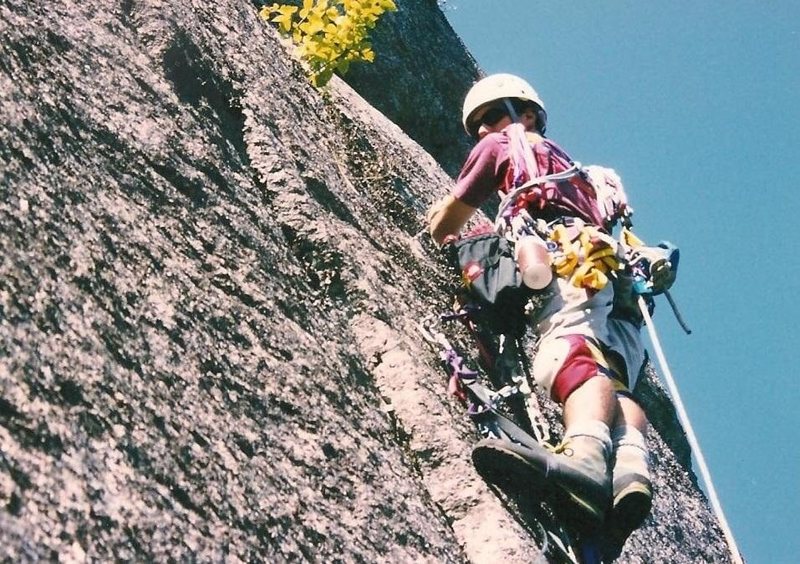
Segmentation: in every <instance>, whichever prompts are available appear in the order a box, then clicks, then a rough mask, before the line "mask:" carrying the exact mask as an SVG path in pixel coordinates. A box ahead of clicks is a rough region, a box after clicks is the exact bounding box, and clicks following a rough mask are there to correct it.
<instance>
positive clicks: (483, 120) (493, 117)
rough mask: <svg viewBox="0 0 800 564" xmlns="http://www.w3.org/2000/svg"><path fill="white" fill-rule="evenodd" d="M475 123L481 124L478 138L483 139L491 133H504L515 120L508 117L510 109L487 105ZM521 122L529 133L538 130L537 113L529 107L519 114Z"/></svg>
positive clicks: (477, 116) (478, 114) (499, 105)
mask: <svg viewBox="0 0 800 564" xmlns="http://www.w3.org/2000/svg"><path fill="white" fill-rule="evenodd" d="M475 122H476V123H479V124H480V125H479V126H478V131H477V137H478V139H483V138H484V137H485V136H486V135H488V134H489V133H494V132H498V131H502V130H503V129H504V128H505V127H507V126H509V125H511V124H512V123H513V120H512V119H511V116H510V115H508V109H507V108H506V107H505V105H503V104H502V103H500V104H495V105H491V104H489V105H487V106H486V109H481V110H479V111H478V113H477V114H476V117H475ZM519 122H520V123H521V124H522V125H524V126H525V129H526V130H528V131H533V130H535V129H536V111H535V110H534V109H533V108H532V107H530V106H528V107H526V108H523V109H522V110H521V111H520V113H519Z"/></svg>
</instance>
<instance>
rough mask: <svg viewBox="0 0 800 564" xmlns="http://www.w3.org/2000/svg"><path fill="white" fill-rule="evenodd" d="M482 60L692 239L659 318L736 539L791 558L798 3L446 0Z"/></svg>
mask: <svg viewBox="0 0 800 564" xmlns="http://www.w3.org/2000/svg"><path fill="white" fill-rule="evenodd" d="M444 11H445V14H446V15H447V17H448V19H449V20H450V22H451V24H452V25H453V27H454V29H455V30H456V32H457V33H458V34H459V36H460V37H461V38H462V40H463V41H464V43H465V44H466V46H467V48H468V49H469V50H470V52H471V53H472V54H473V55H474V56H475V58H476V59H477V61H478V63H479V65H480V66H481V67H482V68H483V69H484V70H485V71H486V72H487V73H494V72H511V73H514V74H518V75H520V76H523V77H525V78H526V79H527V80H528V81H529V82H531V83H532V84H533V86H534V87H535V88H536V89H537V91H538V92H539V94H540V96H541V97H542V98H543V100H544V102H545V104H546V106H547V110H548V116H549V119H548V135H549V136H550V137H551V138H552V139H554V140H556V141H557V142H559V143H560V144H561V145H562V146H563V147H564V148H565V149H566V150H567V151H568V152H570V153H571V154H572V156H573V157H574V158H575V159H577V160H579V161H581V162H583V163H584V164H590V163H596V164H604V165H607V166H611V167H613V168H615V169H616V170H617V171H618V172H619V173H620V175H621V176H622V179H623V181H624V183H625V187H626V190H627V192H628V197H629V199H630V200H631V203H632V205H633V207H634V209H635V214H634V218H633V219H634V226H635V228H634V231H635V232H636V233H637V234H638V235H639V236H640V237H642V238H644V239H645V240H646V241H648V242H652V243H655V242H657V241H659V240H661V239H668V240H670V241H672V242H674V243H676V244H677V245H678V246H679V247H680V248H681V264H680V271H679V274H678V281H677V282H676V284H675V286H674V288H673V297H674V298H675V299H676V301H677V302H678V305H679V307H680V308H681V311H682V313H683V315H684V317H685V318H686V320H687V322H688V323H689V325H690V326H691V328H692V329H693V333H692V335H690V336H687V335H685V334H684V333H683V332H682V331H681V329H680V327H679V326H678V324H677V322H676V321H675V319H674V317H673V316H672V314H671V312H670V310H669V306H668V304H667V303H666V301H665V300H663V298H662V299H660V300H659V306H658V309H657V312H656V317H655V323H656V326H657V328H658V331H659V334H660V337H661V341H662V345H663V347H664V350H665V353H666V356H667V359H668V360H669V363H670V366H671V368H672V373H673V375H674V377H675V379H676V381H677V384H678V388H679V390H680V393H681V396H682V397H683V400H684V403H685V405H686V409H687V411H688V413H689V417H690V419H691V421H692V424H693V426H694V429H695V431H696V433H697V436H698V439H699V442H700V445H701V447H702V449H703V452H704V454H705V457H706V461H707V463H708V465H709V467H710V469H711V474H712V477H713V479H714V484H715V486H716V489H717V492H718V494H719V497H720V500H721V502H722V506H723V508H724V510H725V513H726V516H727V518H728V521H729V523H730V525H731V528H732V529H733V532H734V535H735V537H736V540H737V543H738V544H739V548H740V549H741V551H742V553H743V554H744V556H745V558H746V559H747V560H748V562H750V563H761V562H764V563H776V562H797V561H798V556H797V555H798V554H800V535H798V530H800V529H798V525H797V520H798V516H799V515H800V448H799V447H798V444H797V443H798V441H800V432H798V428H799V426H800V409H798V407H797V406H798V404H800V391H799V390H800V383H799V382H798V379H799V378H800V374H798V370H797V369H796V365H795V359H796V355H797V354H798V353H797V351H798V350H799V349H800V347H798V345H799V344H800V343H799V341H800V339H799V338H798V331H800V315H799V314H800V306H798V303H797V299H796V296H795V294H796V293H797V290H798V288H800V283H799V280H800V259H799V258H798V254H800V251H798V247H799V246H800V245H798V242H799V241H800V236H799V235H800V228H798V225H797V220H798V216H799V215H800V164H798V160H800V110H799V109H798V108H799V107H800V2H797V1H796V0H782V1H769V0H762V1H760V2H757V1H755V0H753V1H744V0H730V1H728V2H724V3H723V2H714V3H710V2H709V3H702V2H688V1H684V0H674V1H672V2H659V3H655V2H637V1H634V0H619V1H616V0H615V1H610V0H609V1H605V2H601V1H597V0H595V1H593V2H590V1H585V0H574V1H572V2H535V1H532V0H527V1H526V0H493V1H492V2H476V1H474V0H447V2H446V3H445V5H444Z"/></svg>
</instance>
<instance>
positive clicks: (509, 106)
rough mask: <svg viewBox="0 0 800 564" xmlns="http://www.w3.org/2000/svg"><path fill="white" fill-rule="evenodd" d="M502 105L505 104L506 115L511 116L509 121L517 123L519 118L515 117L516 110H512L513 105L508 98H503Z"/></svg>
mask: <svg viewBox="0 0 800 564" xmlns="http://www.w3.org/2000/svg"><path fill="white" fill-rule="evenodd" d="M503 104H505V106H506V109H507V110H508V115H509V116H511V121H513V122H514V123H519V116H518V115H517V112H516V110H514V104H512V103H511V100H509V99H508V98H503Z"/></svg>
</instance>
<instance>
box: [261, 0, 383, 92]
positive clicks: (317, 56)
mask: <svg viewBox="0 0 800 564" xmlns="http://www.w3.org/2000/svg"><path fill="white" fill-rule="evenodd" d="M396 10H397V7H396V6H395V3H394V1H393V0H303V6H302V8H301V7H298V6H291V5H286V4H273V5H272V6H264V8H262V9H261V12H260V13H261V17H262V18H264V19H265V20H267V21H271V22H274V23H276V24H278V28H279V29H280V31H281V33H283V34H284V35H287V36H291V38H292V41H294V44H295V46H296V48H297V54H298V55H299V56H300V57H301V58H302V59H303V60H304V61H306V63H308V66H309V68H310V70H311V82H312V83H313V84H314V85H315V86H324V85H325V84H326V83H327V82H328V81H329V80H330V79H331V77H332V76H333V73H334V72H338V73H340V74H344V73H346V72H347V70H348V69H349V68H350V63H353V62H370V63H371V62H372V61H373V60H375V52H374V51H373V50H372V45H371V44H370V42H369V32H370V30H371V29H372V28H374V27H375V24H376V23H377V22H378V19H379V18H380V17H381V16H382V15H383V13H384V12H387V11H391V12H394V11H396Z"/></svg>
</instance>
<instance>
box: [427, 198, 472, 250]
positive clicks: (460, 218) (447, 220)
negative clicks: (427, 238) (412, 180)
mask: <svg viewBox="0 0 800 564" xmlns="http://www.w3.org/2000/svg"><path fill="white" fill-rule="evenodd" d="M475 210H476V208H473V207H472V206H469V205H467V204H465V203H464V202H462V201H461V200H457V199H456V198H454V197H453V196H451V195H449V194H448V195H447V196H445V197H444V198H442V199H441V200H439V201H438V202H436V203H435V204H433V205H432V206H431V208H430V210H428V214H427V216H426V217H427V219H428V223H429V225H430V232H431V237H433V240H434V241H436V243H438V244H439V245H441V244H442V243H443V242H444V239H445V237H447V236H448V235H458V232H459V231H460V230H461V228H462V227H464V224H466V223H467V220H469V218H470V217H472V214H474V213H475Z"/></svg>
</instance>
